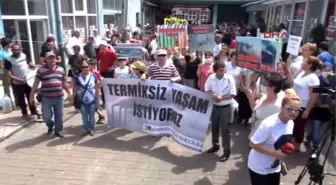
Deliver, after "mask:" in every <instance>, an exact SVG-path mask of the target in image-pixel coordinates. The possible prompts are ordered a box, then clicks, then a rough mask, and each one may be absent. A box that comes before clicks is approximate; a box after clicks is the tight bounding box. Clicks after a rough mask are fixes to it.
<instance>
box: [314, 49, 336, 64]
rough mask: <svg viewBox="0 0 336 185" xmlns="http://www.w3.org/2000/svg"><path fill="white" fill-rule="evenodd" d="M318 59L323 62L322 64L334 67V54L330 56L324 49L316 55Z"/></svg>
mask: <svg viewBox="0 0 336 185" xmlns="http://www.w3.org/2000/svg"><path fill="white" fill-rule="evenodd" d="M317 57H318V58H319V59H320V61H321V62H322V63H323V66H330V67H333V68H334V67H335V61H334V56H332V55H331V54H330V53H329V52H327V51H324V52H322V53H320V54H319V55H318V56H317Z"/></svg>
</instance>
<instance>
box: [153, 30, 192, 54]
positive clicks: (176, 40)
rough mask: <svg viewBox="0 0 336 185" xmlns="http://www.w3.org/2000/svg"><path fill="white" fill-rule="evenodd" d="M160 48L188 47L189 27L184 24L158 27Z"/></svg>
mask: <svg viewBox="0 0 336 185" xmlns="http://www.w3.org/2000/svg"><path fill="white" fill-rule="evenodd" d="M157 33H158V41H159V47H160V48H166V49H172V48H174V47H181V48H184V47H186V46H187V27H186V25H182V24H169V25H159V26H157Z"/></svg>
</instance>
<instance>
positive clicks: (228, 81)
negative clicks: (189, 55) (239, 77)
mask: <svg viewBox="0 0 336 185" xmlns="http://www.w3.org/2000/svg"><path fill="white" fill-rule="evenodd" d="M204 90H205V91H206V92H208V91H211V92H212V93H213V94H216V95H219V96H224V95H234V96H235V95H236V94H237V91H236V85H235V80H234V78H233V76H232V75H230V74H227V73H225V74H224V76H223V77H222V79H218V78H217V77H216V74H212V75H210V76H209V77H208V79H207V81H206V82H205V85H204ZM232 102H233V100H232V98H231V99H228V100H222V101H220V102H214V104H215V105H218V106H223V105H229V104H231V103H232Z"/></svg>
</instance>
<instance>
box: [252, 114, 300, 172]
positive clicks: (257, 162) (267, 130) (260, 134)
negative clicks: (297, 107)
mask: <svg viewBox="0 0 336 185" xmlns="http://www.w3.org/2000/svg"><path fill="white" fill-rule="evenodd" d="M293 128H294V122H293V121H292V120H289V121H288V122H287V123H284V122H282V121H281V120H280V119H279V114H278V113H276V114H273V115H271V116H269V117H267V118H266V119H264V120H263V121H262V122H261V123H260V126H259V128H258V129H257V130H256V132H255V133H254V134H253V136H252V137H251V139H250V140H251V142H252V143H253V144H257V145H262V146H264V147H267V148H269V149H271V150H279V149H280V148H281V147H282V146H283V145H284V144H286V143H288V142H291V138H292V133H293ZM247 166H248V168H249V169H250V170H252V171H254V172H255V173H258V174H261V175H267V174H271V173H277V172H280V170H281V166H280V163H279V161H278V160H277V159H276V158H274V157H272V156H269V155H266V154H263V153H260V152H258V151H256V150H254V149H251V151H250V154H249V156H248V161H247Z"/></svg>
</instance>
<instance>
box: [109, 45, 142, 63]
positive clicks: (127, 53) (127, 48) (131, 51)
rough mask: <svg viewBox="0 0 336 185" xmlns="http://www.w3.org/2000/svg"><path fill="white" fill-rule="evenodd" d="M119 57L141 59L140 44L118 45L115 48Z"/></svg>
mask: <svg viewBox="0 0 336 185" xmlns="http://www.w3.org/2000/svg"><path fill="white" fill-rule="evenodd" d="M115 49H116V51H117V53H118V56H119V57H128V58H132V59H143V57H144V53H143V50H142V44H141V43H130V44H125V43H120V44H117V46H116V47H115Z"/></svg>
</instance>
